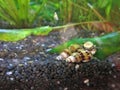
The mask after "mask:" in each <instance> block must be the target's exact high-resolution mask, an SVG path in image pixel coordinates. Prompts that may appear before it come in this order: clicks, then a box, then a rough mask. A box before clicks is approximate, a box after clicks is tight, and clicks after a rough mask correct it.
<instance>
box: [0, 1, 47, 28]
mask: <svg viewBox="0 0 120 90" xmlns="http://www.w3.org/2000/svg"><path fill="white" fill-rule="evenodd" d="M45 3H46V0H43V2H42V4H40V5H39V7H37V9H36V10H35V9H33V5H30V0H0V18H1V19H2V20H5V21H7V22H8V23H9V24H10V25H11V26H14V27H16V28H23V27H24V28H25V27H31V25H33V23H34V22H35V20H36V18H37V17H38V14H39V12H40V11H41V9H42V8H43V6H44V5H45Z"/></svg>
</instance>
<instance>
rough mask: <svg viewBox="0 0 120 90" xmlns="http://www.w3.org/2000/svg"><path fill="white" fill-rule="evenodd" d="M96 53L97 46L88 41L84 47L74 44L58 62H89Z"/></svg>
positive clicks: (59, 57) (61, 55) (63, 53)
mask: <svg viewBox="0 0 120 90" xmlns="http://www.w3.org/2000/svg"><path fill="white" fill-rule="evenodd" d="M95 53H96V46H95V45H94V44H93V43H92V42H90V41H87V42H85V43H84V44H82V45H79V44H73V45H71V46H69V47H68V48H67V49H64V51H63V52H62V53H61V54H60V55H59V56H57V57H56V59H57V60H66V62H72V63H74V62H77V63H78V62H88V61H90V60H91V59H92V57H93V55H94V54H95Z"/></svg>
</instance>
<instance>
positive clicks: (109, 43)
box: [50, 31, 120, 60]
mask: <svg viewBox="0 0 120 90" xmlns="http://www.w3.org/2000/svg"><path fill="white" fill-rule="evenodd" d="M87 41H90V42H92V43H94V45H96V47H97V52H96V54H95V56H96V57H97V58H99V59H102V60H103V59H105V58H106V57H107V56H109V55H110V54H113V53H115V52H118V51H120V31H118V32H112V33H109V34H107V35H103V36H100V37H94V38H76V39H72V40H70V41H68V42H66V43H64V44H62V45H59V46H57V47H55V48H53V49H52V50H51V51H50V52H52V53H60V52H62V51H63V50H64V49H65V48H68V47H69V46H70V45H71V44H83V43H85V42H87Z"/></svg>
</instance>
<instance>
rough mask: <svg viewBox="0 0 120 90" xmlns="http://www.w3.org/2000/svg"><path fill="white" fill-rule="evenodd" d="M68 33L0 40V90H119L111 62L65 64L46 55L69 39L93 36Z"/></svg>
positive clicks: (92, 34) (80, 32)
mask: <svg viewBox="0 0 120 90" xmlns="http://www.w3.org/2000/svg"><path fill="white" fill-rule="evenodd" d="M70 30H71V31H69V30H65V31H64V32H62V31H59V32H52V33H50V35H48V36H44V37H41V36H29V37H27V38H26V39H24V40H21V41H18V42H14V43H12V42H3V41H1V42H0V90H119V89H120V87H119V83H120V81H119V80H120V77H119V75H120V73H119V71H117V70H116V68H115V65H114V64H113V63H112V62H109V61H107V60H105V61H100V60H98V59H93V60H91V61H90V62H88V63H67V62H65V61H57V60H56V59H55V57H56V56H57V54H50V53H48V51H49V50H50V49H51V48H52V47H55V46H57V45H58V44H61V43H63V42H65V41H67V40H68V39H71V38H73V37H81V36H82V37H86V36H87V35H85V34H86V33H88V34H89V36H90V37H93V36H95V35H97V33H91V34H90V32H89V31H87V32H85V31H77V30H76V31H75V30H74V29H73V28H72V29H70ZM68 32H69V33H68ZM70 32H71V33H70ZM65 33H66V34H67V33H68V35H65ZM78 33H79V34H78ZM83 33H84V34H83Z"/></svg>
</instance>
